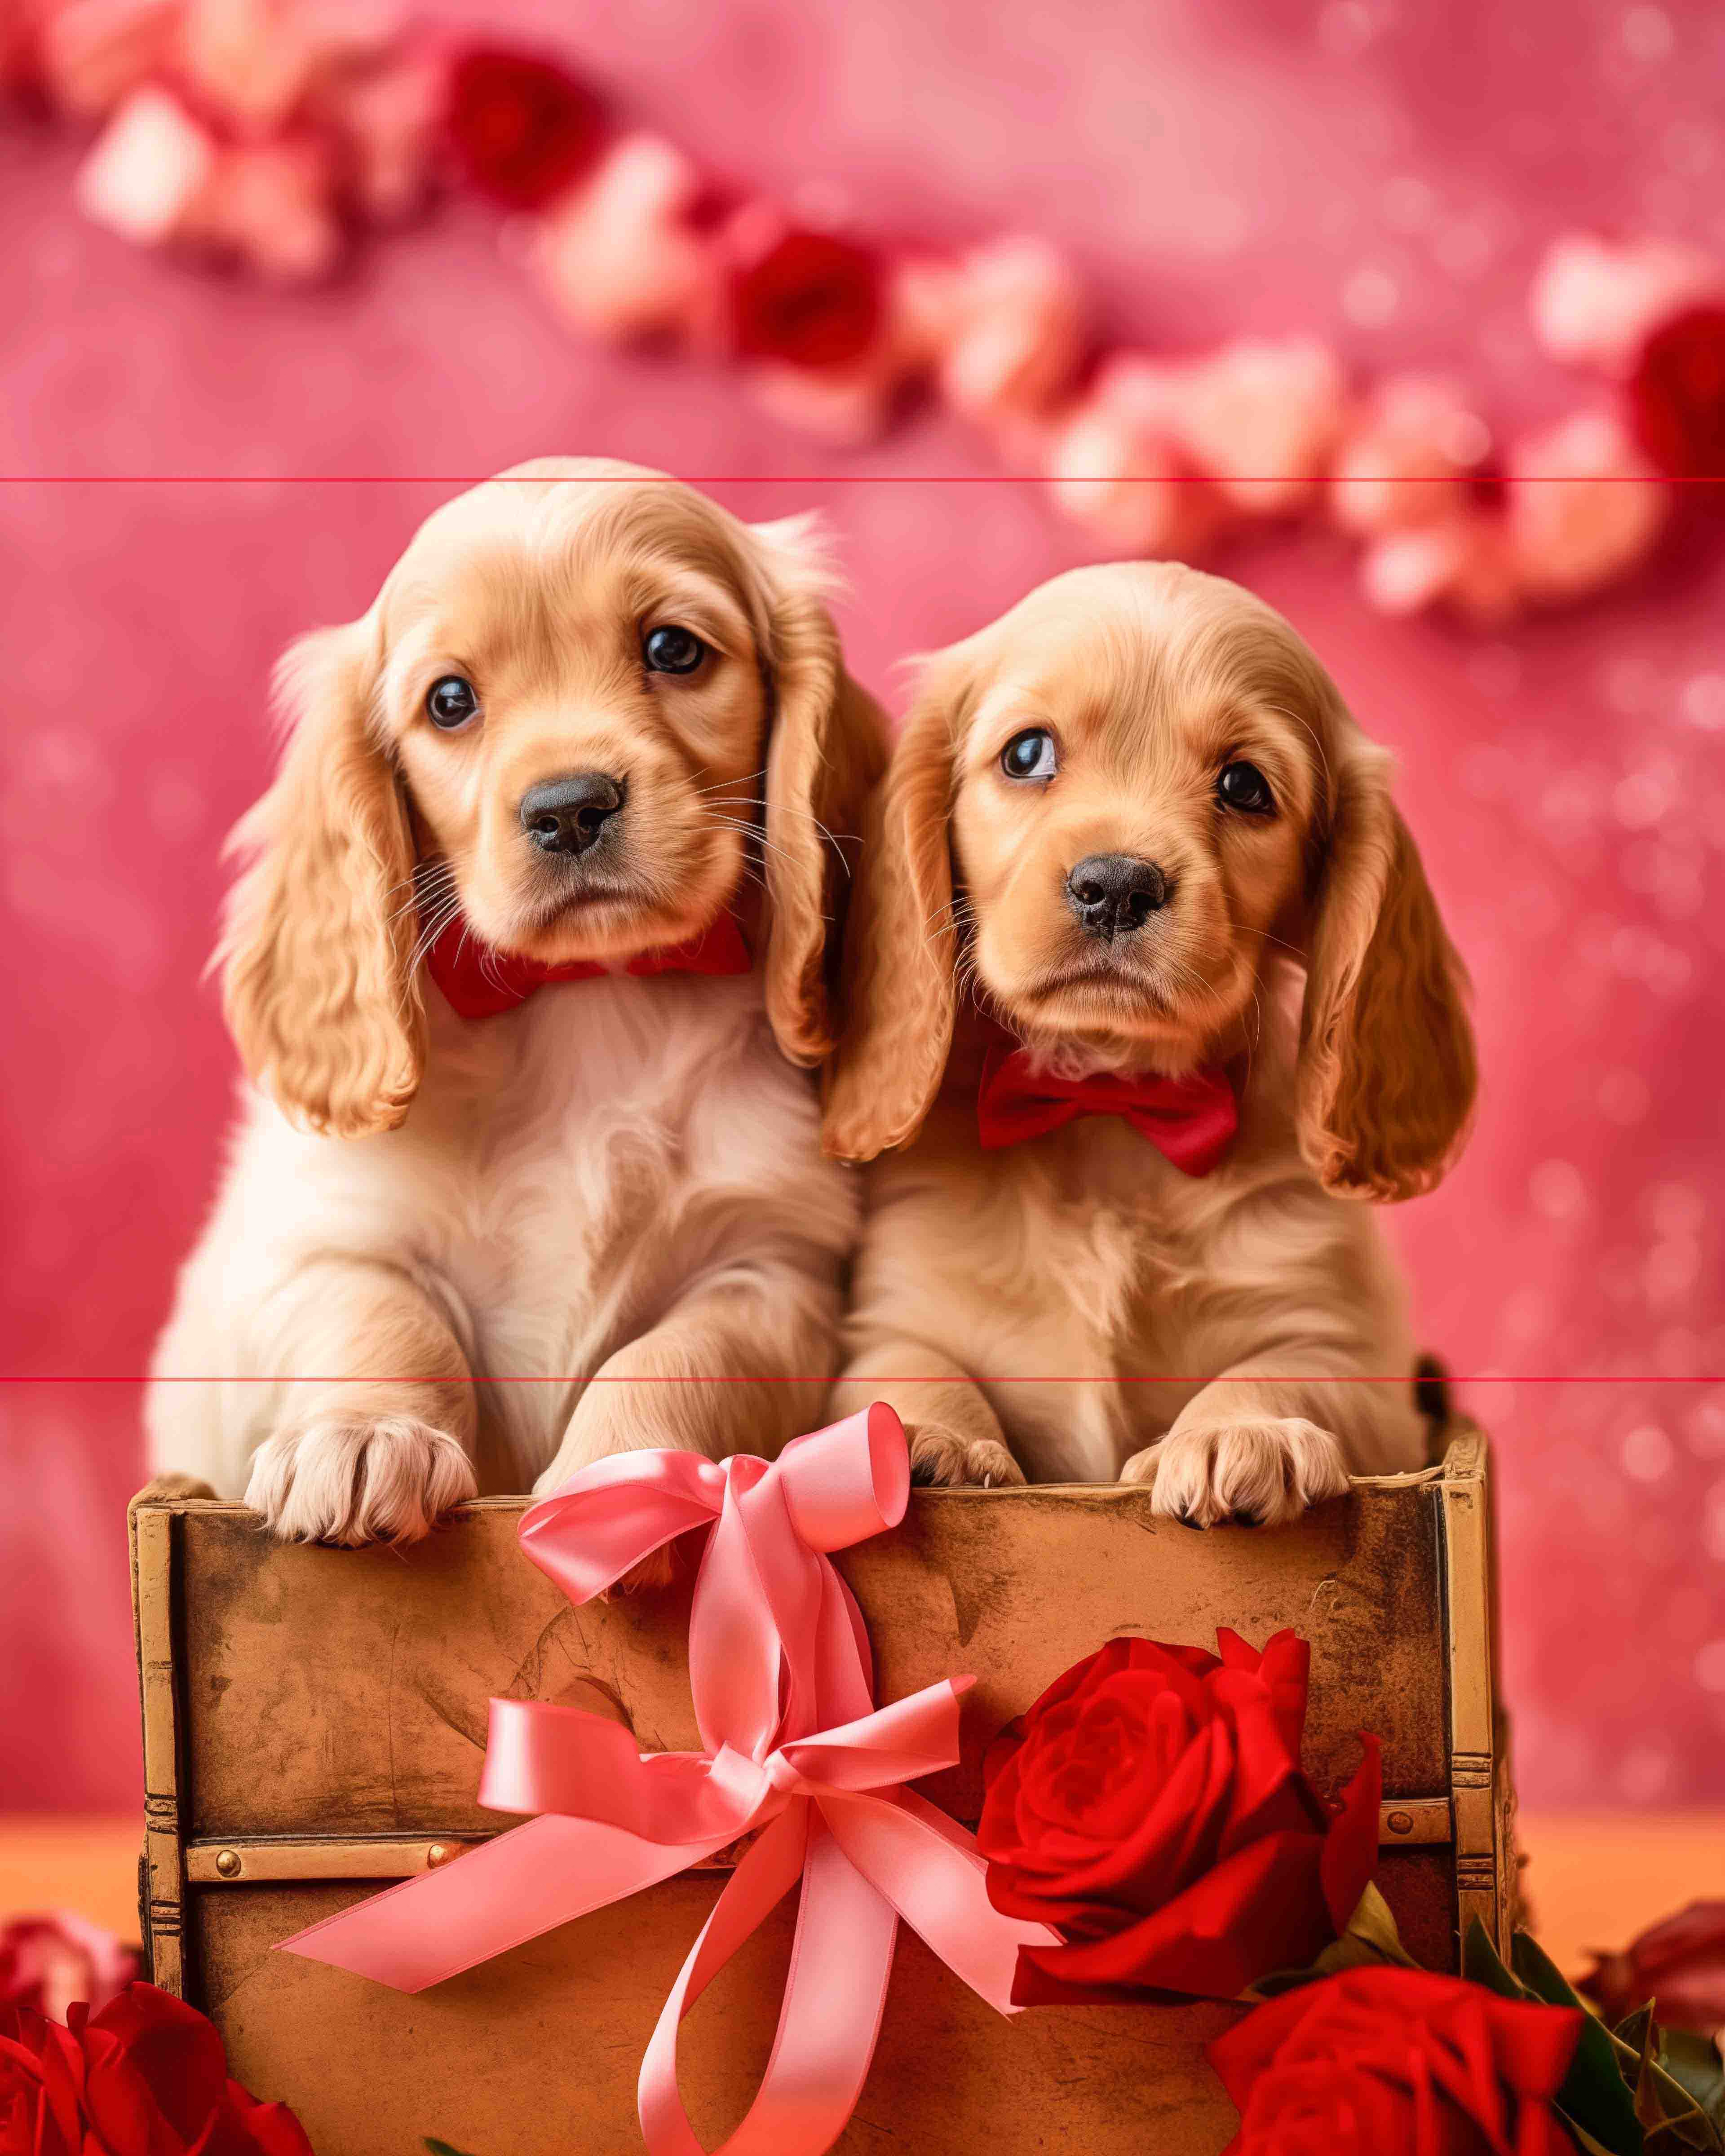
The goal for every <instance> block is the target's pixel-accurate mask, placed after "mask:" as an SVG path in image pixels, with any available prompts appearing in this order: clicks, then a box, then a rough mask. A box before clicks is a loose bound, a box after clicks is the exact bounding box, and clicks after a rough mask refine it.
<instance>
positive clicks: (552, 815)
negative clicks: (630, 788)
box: [521, 771, 623, 854]
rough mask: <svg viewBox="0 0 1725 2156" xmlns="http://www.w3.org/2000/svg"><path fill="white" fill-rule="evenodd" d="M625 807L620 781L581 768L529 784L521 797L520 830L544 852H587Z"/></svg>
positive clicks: (600, 772)
mask: <svg viewBox="0 0 1725 2156" xmlns="http://www.w3.org/2000/svg"><path fill="white" fill-rule="evenodd" d="M622 806H623V786H622V783H621V781H620V780H618V779H615V778H606V776H605V774H604V773H603V772H602V771H579V772H577V773H576V774H575V776H574V777H573V778H547V779H546V780H544V781H543V782H542V783H541V784H540V785H538V786H530V787H529V788H527V790H526V793H524V794H522V796H521V829H523V830H524V831H525V832H526V834H527V836H528V837H529V838H530V839H531V840H532V841H533V844H535V845H536V846H537V847H538V849H539V850H540V852H541V853H542V854H584V853H585V852H586V851H587V850H588V847H589V846H590V845H592V844H593V843H594V841H595V840H596V839H598V835H599V834H600V832H601V831H603V829H604V828H605V819H606V818H607V817H608V816H614V815H615V814H617V812H618V810H619V808H621V807H622Z"/></svg>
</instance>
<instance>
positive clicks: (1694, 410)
mask: <svg viewBox="0 0 1725 2156" xmlns="http://www.w3.org/2000/svg"><path fill="white" fill-rule="evenodd" d="M1629 393H1630V412H1631V413H1632V414H1633V417H1634V421H1635V438H1636V439H1637V440H1638V441H1639V442H1640V444H1641V447H1642V448H1643V449H1645V451H1646V452H1647V454H1648V455H1649V456H1650V457H1651V458H1652V459H1653V461H1654V463H1655V464H1656V465H1658V467H1659V469H1660V470H1661V471H1664V472H1672V473H1675V474H1676V475H1678V476H1679V477H1681V478H1686V479H1699V478H1703V477H1706V478H1712V479H1717V478H1719V477H1720V476H1722V475H1725V305H1718V304H1717V303H1714V304H1712V305H1706V306H1699V307H1690V308H1688V309H1686V311H1684V312H1683V313H1682V314H1681V315H1674V316H1672V318H1671V321H1668V322H1666V324H1665V326H1663V327H1662V328H1661V329H1657V330H1656V331H1654V332H1653V334H1652V336H1651V337H1649V338H1648V340H1647V341H1646V343H1645V345H1643V346H1642V347H1641V356H1640V359H1638V360H1637V361H1636V362H1635V373H1634V375H1633V377H1631V379H1630V392H1629Z"/></svg>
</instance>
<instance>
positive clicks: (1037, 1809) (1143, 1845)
mask: <svg viewBox="0 0 1725 2156" xmlns="http://www.w3.org/2000/svg"><path fill="white" fill-rule="evenodd" d="M1216 1640H1217V1645H1219V1647H1220V1649H1221V1655H1220V1658H1219V1659H1218V1657H1217V1656H1216V1655H1209V1654H1206V1653H1204V1650H1203V1649H1202V1648H1199V1647H1170V1646H1163V1645H1157V1644H1156V1643H1155V1642H1153V1641H1152V1640H1112V1641H1111V1642H1110V1643H1109V1645H1107V1646H1106V1647H1104V1648H1103V1649H1102V1650H1101V1652H1100V1653H1099V1654H1095V1655H1091V1656H1090V1657H1089V1659H1088V1660H1087V1661H1082V1662H1080V1663H1079V1664H1078V1665H1077V1666H1076V1668H1073V1669H1070V1670H1068V1671H1067V1672H1066V1674H1065V1676H1063V1677H1061V1678H1060V1679H1059V1681H1057V1682H1055V1684H1052V1685H1050V1686H1049V1688H1048V1690H1047V1691H1045V1692H1044V1693H1043V1695H1042V1697H1041V1698H1040V1699H1039V1700H1038V1701H1037V1702H1036V1704H1035V1705H1034V1707H1032V1708H1031V1709H1030V1711H1029V1713H1028V1714H1023V1715H1020V1716H1019V1718H1018V1720H1017V1721H1016V1722H1010V1723H1009V1724H1008V1726H1007V1727H1006V1728H1004V1730H1002V1732H1000V1734H999V1737H998V1738H996V1739H995V1740H994V1743H993V1745H991V1746H990V1747H989V1749H988V1756H987V1758H985V1759H984V1761H983V1778H984V1780H985V1782H986V1784H987V1794H986V1795H985V1796H984V1798H983V1815H982V1819H981V1820H980V1822H979V1823H978V1827H977V1846H978V1848H979V1849H980V1850H981V1851H982V1853H983V1856H984V1857H985V1858H986V1859H987V1860H988V1899H989V1900H990V1901H991V1902H993V1905H994V1907H996V1908H997V1909H999V1911H1001V1912H1002V1913H1003V1914H1004V1915H1005V1916H1009V1917H1030V1918H1033V1919H1040V1921H1041V1922H1044V1923H1046V1924H1050V1925H1052V1926H1053V1927H1054V1928H1055V1930H1056V1931H1058V1932H1059V1933H1060V1934H1061V1936H1062V1938H1064V1939H1065V1941H1066V1942H1067V1943H1066V1944H1065V1945H1063V1946H1059V1947H1025V1948H1022V1949H1021V1950H1020V1953H1019V1967H1018V1976H1017V1979H1016V1981H1015V1983H1014V1987H1013V1997H1014V1999H1016V2000H1017V2001H1018V2002H1019V2004H1020V2005H1036V2004H1041V2003H1049V2002H1053V2001H1056V2000H1066V2001H1069V2002H1070V2001H1075V2000H1076V1999H1078V1998H1087V1999H1106V1998H1111V1997H1119V1996H1121V1995H1122V1994H1130V1993H1132V1992H1134V1991H1142V1990H1144V1989H1151V1990H1160V1991H1182V1992H1192V1993H1197V1994H1200V1995H1201V1996H1204V1997H1208V1998H1217V1999H1232V1998H1235V1997H1236V1996H1237V1995H1238V1994H1240V1992H1242V1991H1244V1990H1245V1988H1246V1986H1247V1985H1248V1984H1252V1983H1254V1982H1255V1981H1256V1979H1258V1978H1259V1977H1260V1976H1265V1975H1267V1974H1269V1973H1270V1972H1271V1970H1272V1969H1296V1968H1304V1967H1305V1966H1306V1965H1307V1963H1310V1962H1311V1961H1312V1960H1313V1959H1314V1958H1316V1956H1317V1954H1319V1953H1322V1950H1323V1948H1325V1947H1327V1945H1328V1944H1329V1943H1331V1941H1332V1940H1333V1939H1335V1938H1339V1937H1340V1935H1341V1933H1343V1931H1344V1930H1345V1929H1346V1928H1347V1925H1348V1919H1349V1917H1352V1916H1353V1912H1354V1910H1355V1909H1356V1908H1357V1907H1358V1903H1359V1899H1360V1897H1361V1895H1362V1894H1363V1893H1364V1892H1365V1890H1366V1887H1367V1886H1368V1884H1369V1883H1370V1881H1371V1877H1372V1873H1373V1869H1374V1868H1375V1866H1376V1864H1377V1861H1378V1799H1379V1795H1380V1793H1381V1785H1382V1776H1381V1773H1380V1770H1379V1765H1378V1740H1377V1738H1375V1737H1367V1738H1363V1743H1364V1744H1365V1747H1366V1757H1365V1760H1364V1763H1363V1764H1362V1766H1361V1768H1360V1770H1359V1772H1358V1774H1356V1775H1355V1776H1354V1778H1353V1781H1352V1782H1351V1783H1350V1784H1349V1785H1348V1789H1347V1791H1346V1792H1345V1794H1344V1795H1343V1799H1342V1801H1341V1803H1340V1804H1337V1805H1330V1804H1326V1803H1325V1802H1324V1800H1323V1799H1322V1798H1321V1797H1319V1796H1318V1795H1317V1793H1316V1791H1315V1790H1314V1789H1312V1785H1311V1784H1310V1783H1309V1782H1307V1779H1306V1777H1305V1776H1304V1775H1303V1774H1301V1771H1300V1738H1301V1731H1302V1729H1303V1727H1304V1725H1305V1721H1306V1689H1307V1675H1308V1671H1309V1667H1310V1663H1311V1650H1310V1649H1309V1648H1308V1647H1307V1644H1306V1642H1305V1641H1304V1640H1301V1639H1299V1638H1297V1637H1296V1635H1295V1634H1293V1633H1292V1632H1278V1633H1277V1634H1276V1637H1275V1638H1274V1639H1273V1640H1271V1642H1270V1643H1269V1645H1267V1646H1266V1648H1265V1650H1264V1651H1263V1653H1262V1654H1261V1655H1258V1654H1256V1653H1255V1652H1254V1651H1253V1650H1252V1649H1251V1648H1250V1647H1249V1646H1248V1645H1246V1643H1245V1640H1242V1639H1240V1638H1239V1637H1238V1636H1237V1635H1235V1634H1234V1633H1232V1632H1219V1633H1218V1634H1217V1635H1216Z"/></svg>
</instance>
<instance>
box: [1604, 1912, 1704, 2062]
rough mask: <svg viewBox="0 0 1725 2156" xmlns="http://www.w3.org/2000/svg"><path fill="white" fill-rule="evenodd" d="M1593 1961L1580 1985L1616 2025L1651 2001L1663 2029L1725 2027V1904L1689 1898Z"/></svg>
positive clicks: (1702, 2030)
mask: <svg viewBox="0 0 1725 2156" xmlns="http://www.w3.org/2000/svg"><path fill="white" fill-rule="evenodd" d="M1594 1960H1595V1962H1596V1963H1597V1966H1596V1967H1595V1968H1594V1969H1591V1970H1589V1973H1588V1974H1587V1975H1585V1976H1584V1977H1583V1979H1581V1984H1580V1987H1579V1988H1580V1989H1582V1990H1583V1991H1584V1992H1585V1993H1586V1994H1587V1995H1588V1997H1589V1999H1592V2000H1593V2001H1594V2004H1595V2005H1597V2006H1598V2007H1599V2010H1600V2012H1601V2013H1602V2014H1603V2015H1604V2017H1605V2019H1606V2020H1608V2021H1609V2022H1611V2023H1613V2024H1614V2025H1615V2023H1617V2022H1619V2021H1621V2020H1624V2019H1625V2017H1626V2016H1627V2015H1630V2014H1633V2013H1634V2012H1635V2009H1636V2008H1637V2007H1638V2006H1645V2005H1646V2004H1647V2002H1648V2000H1649V1999H1651V2000H1652V2002H1653V2011H1654V2014H1655V2015H1656V2018H1657V2019H1658V2020H1660V2021H1661V2022H1662V2023H1663V2024H1664V2025H1665V2026H1666V2028H1667V2029H1694V2030H1698V2031H1699V2032H1700V2033H1701V2035H1703V2036H1712V2035H1715V2034H1717V2032H1718V2031H1719V2030H1725V1902H1691V1903H1690V1904H1689V1907H1687V1908H1686V1909H1680V1910H1679V1911H1678V1912H1677V1913H1676V1916H1675V1917H1666V1919H1665V1921H1664V1922H1662V1923H1658V1924H1655V1925H1654V1926H1652V1928H1651V1929H1650V1930H1648V1931H1645V1932H1643V1933H1641V1935H1640V1938H1638V1939H1636V1940H1635V1942H1634V1943H1633V1944H1632V1945H1630V1946H1629V1947H1627V1948H1625V1950H1624V1952H1623V1953H1609V1954H1598V1953H1596V1954H1595V1956H1594Z"/></svg>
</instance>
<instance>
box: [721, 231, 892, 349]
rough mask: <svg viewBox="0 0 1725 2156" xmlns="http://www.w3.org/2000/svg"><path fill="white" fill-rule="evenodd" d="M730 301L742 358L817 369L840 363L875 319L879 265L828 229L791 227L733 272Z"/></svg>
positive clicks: (867, 339)
mask: <svg viewBox="0 0 1725 2156" xmlns="http://www.w3.org/2000/svg"><path fill="white" fill-rule="evenodd" d="M731 306H732V318H733V322H734V326H735V329H736V335H737V350H738V351H739V352H741V353H742V355H743V357H745V358H747V359H768V360H777V361H778V362H780V363H781V364H783V365H784V366H787V367H807V368H809V369H810V370H812V371H814V372H820V371H822V370H824V369H825V368H829V367H845V366H848V365H849V364H850V362H851V361H852V360H854V359H860V357H862V355H863V353H864V352H866V351H867V350H868V348H869V346H870V345H871V344H872V343H873V342H874V340H875V331H876V330H877V329H878V328H879V326H880V311H881V299H880V264H879V263H878V262H877V261H876V260H875V257H874V255H872V254H870V253H869V251H868V250H867V249H865V248H861V247H856V246H853V245H852V244H851V243H850V241H849V240H847V239H834V237H833V235H832V234H830V233H824V232H788V233H786V234H783V237H782V238H780V239H778V240H777V241H776V242H775V243H774V244H773V246H771V247H769V248H768V249H767V251H766V253H765V254H762V255H760V256H758V257H757V259H755V260H754V261H752V262H751V263H750V264H748V266H747V268H746V269H742V270H739V271H738V273H737V275H736V276H735V277H734V278H733V280H732V286H731Z"/></svg>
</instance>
